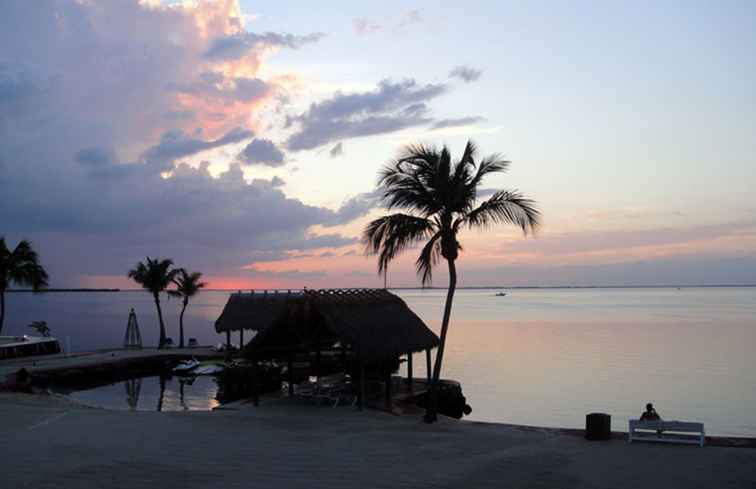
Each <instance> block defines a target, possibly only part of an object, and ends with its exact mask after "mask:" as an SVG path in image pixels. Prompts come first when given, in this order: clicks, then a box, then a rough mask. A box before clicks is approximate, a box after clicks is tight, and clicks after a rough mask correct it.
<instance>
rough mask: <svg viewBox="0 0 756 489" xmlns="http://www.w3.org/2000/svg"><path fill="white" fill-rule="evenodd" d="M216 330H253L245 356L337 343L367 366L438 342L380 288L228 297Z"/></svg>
mask: <svg viewBox="0 0 756 489" xmlns="http://www.w3.org/2000/svg"><path fill="white" fill-rule="evenodd" d="M215 329H216V331H217V332H219V333H221V332H229V331H239V330H242V329H249V330H254V331H256V332H257V334H256V335H255V337H254V338H253V339H252V341H250V342H249V344H248V345H247V347H246V348H247V351H248V352H254V353H258V354H264V353H273V352H284V351H292V350H307V349H310V350H311V349H314V348H320V347H321V346H326V345H329V344H334V343H336V342H338V343H340V344H342V345H348V346H349V348H350V350H351V351H352V352H354V353H355V354H356V355H357V356H359V358H360V359H361V360H362V361H364V362H366V363H379V362H383V361H386V360H389V359H392V358H398V357H399V356H401V355H404V354H407V353H411V352H420V351H423V350H429V349H431V348H434V347H436V346H438V343H439V339H438V336H436V334H435V333H433V332H432V331H431V330H430V329H429V328H428V327H427V326H426V324H425V323H424V322H423V320H422V319H420V318H419V317H418V316H417V314H415V313H414V312H413V311H412V310H411V309H410V308H409V307H408V306H407V304H406V303H405V302H404V301H403V300H402V299H401V298H400V297H398V296H396V295H394V294H392V293H391V292H388V291H387V290H384V289H324V290H305V291H302V292H294V293H278V294H272V293H237V294H232V295H231V297H230V298H229V300H228V303H227V304H226V307H225V308H224V309H223V313H222V314H221V316H220V317H219V318H218V320H217V321H216V323H215Z"/></svg>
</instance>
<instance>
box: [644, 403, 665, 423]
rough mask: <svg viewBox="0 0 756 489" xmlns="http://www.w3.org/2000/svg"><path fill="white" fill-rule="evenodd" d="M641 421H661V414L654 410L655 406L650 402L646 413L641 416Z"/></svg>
mask: <svg viewBox="0 0 756 489" xmlns="http://www.w3.org/2000/svg"><path fill="white" fill-rule="evenodd" d="M640 420H641V421H661V416H659V413H657V412H656V409H654V405H653V404H651V403H650V402H649V403H648V404H646V411H645V412H644V413H643V414H641V417H640Z"/></svg>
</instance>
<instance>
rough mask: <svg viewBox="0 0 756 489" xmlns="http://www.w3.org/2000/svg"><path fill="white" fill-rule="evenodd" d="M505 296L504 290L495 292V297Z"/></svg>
mask: <svg viewBox="0 0 756 489" xmlns="http://www.w3.org/2000/svg"><path fill="white" fill-rule="evenodd" d="M506 296H507V293H506V292H497V293H496V297H506Z"/></svg>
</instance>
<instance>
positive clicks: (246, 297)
mask: <svg viewBox="0 0 756 489" xmlns="http://www.w3.org/2000/svg"><path fill="white" fill-rule="evenodd" d="M303 297H304V294H303V293H302V292H280V293H279V292H278V291H275V292H270V293H269V292H268V291H264V292H254V291H253V292H250V293H243V292H238V293H236V294H231V297H229V298H228V302H227V303H226V306H225V307H224V308H223V312H222V313H221V315H220V317H218V319H217V320H216V321H215V331H216V332H218V333H223V332H226V331H239V330H240V329H251V330H254V331H262V330H264V329H266V328H268V327H269V326H270V325H271V324H273V322H274V321H276V320H278V319H279V318H281V317H282V316H283V314H284V312H285V311H286V310H287V309H288V308H289V307H291V301H296V300H302V298H303Z"/></svg>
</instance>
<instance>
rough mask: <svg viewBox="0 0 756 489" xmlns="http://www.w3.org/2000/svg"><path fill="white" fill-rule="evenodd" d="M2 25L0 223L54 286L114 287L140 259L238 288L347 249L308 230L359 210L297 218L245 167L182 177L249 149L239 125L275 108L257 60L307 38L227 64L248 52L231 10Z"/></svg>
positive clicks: (200, 6)
mask: <svg viewBox="0 0 756 489" xmlns="http://www.w3.org/2000/svg"><path fill="white" fill-rule="evenodd" d="M3 9H4V10H3V15H2V16H0V31H2V32H3V33H4V38H3V43H1V44H0V188H1V189H2V190H1V191H0V222H2V224H3V233H4V234H6V235H7V236H8V238H9V239H13V240H15V239H20V238H29V239H31V240H32V241H33V242H34V243H35V246H36V247H37V248H38V249H39V251H40V254H41V256H42V257H43V258H42V259H43V263H44V264H45V266H46V267H47V268H48V270H49V271H50V275H51V277H52V283H53V285H62V286H66V285H74V286H75V285H77V284H79V283H82V281H86V280H89V282H87V283H93V282H92V281H91V277H102V276H111V277H124V280H125V275H124V274H125V272H126V271H127V270H128V269H129V268H130V267H133V265H134V263H135V262H136V261H137V260H140V259H143V257H144V256H145V255H147V254H149V255H151V256H153V255H158V256H165V257H171V258H173V259H174V260H175V261H176V263H178V264H180V265H183V266H187V267H190V268H192V269H195V270H200V271H204V272H206V273H208V274H210V275H214V276H218V275H230V276H234V275H236V276H239V275H240V274H243V273H244V272H243V271H242V270H241V267H242V266H243V265H244V264H248V263H252V262H254V261H255V260H258V259H260V258H261V257H272V256H280V257H285V256H287V252H288V251H290V250H307V249H316V248H327V247H338V246H345V245H348V244H354V243H355V238H354V237H352V236H344V235H341V234H327V235H313V234H312V231H311V229H312V228H313V227H316V226H322V225H323V224H324V223H333V222H344V220H345V219H346V218H347V216H356V215H358V214H359V212H358V209H357V208H356V207H355V205H356V204H349V205H346V204H347V203H345V207H344V208H343V209H337V210H332V209H329V208H325V207H320V206H313V205H308V204H307V203H305V202H302V201H301V200H299V199H294V198H291V197H288V196H287V195H286V194H285V193H284V192H283V191H282V187H283V185H284V181H283V180H282V179H281V178H280V177H272V178H270V177H267V178H263V176H262V175H256V174H254V173H253V174H249V171H248V176H247V177H246V179H245V174H244V173H243V172H242V168H241V167H240V165H231V166H230V167H228V169H226V170H225V171H221V173H220V174H219V175H218V176H217V177H213V175H211V173H210V171H209V166H210V164H209V163H208V162H202V163H201V164H200V165H199V166H197V167H193V166H190V165H188V164H186V163H179V161H180V160H181V159H183V158H187V157H190V156H194V155H197V154H199V153H201V152H202V151H206V150H209V149H222V148H223V147H225V146H227V145H232V144H239V143H242V142H244V141H248V140H249V139H250V138H252V137H253V131H252V129H251V127H250V124H249V121H250V119H253V118H254V117H253V116H255V115H256V114H257V111H258V108H259V107H260V106H261V105H262V104H266V103H277V100H278V98H279V94H280V93H281V89H280V87H279V86H278V85H277V82H276V81H275V80H267V79H263V78H262V76H261V69H260V68H261V66H260V63H261V59H262V55H263V53H264V52H266V53H269V54H273V53H272V52H270V47H271V46H274V45H275V46H274V47H297V46H301V45H303V43H305V42H308V40H313V38H298V37H296V36H294V37H285V36H284V37H280V38H276V37H274V36H269V35H267V34H260V35H257V38H256V39H257V40H256V41H255V42H253V43H252V44H250V45H247V46H246V47H245V49H246V52H245V54H244V55H243V56H240V57H238V58H235V57H234V56H231V54H230V52H229V51H226V52H225V53H224V52H223V49H222V48H220V47H218V46H219V44H217V41H218V40H219V39H223V38H234V39H236V38H237V37H238V38H242V39H252V38H251V37H245V34H244V31H243V27H242V23H241V20H240V17H239V11H240V6H239V4H238V2H236V1H235V0H224V1H218V2H197V3H182V4H176V5H173V4H172V5H164V4H159V3H155V2H75V1H49V2H46V1H39V2H26V1H10V2H7V3H6V4H4V6H3ZM113 19H117V22H113ZM135 32H138V33H139V35H138V36H135V34H134V33H135ZM221 44H222V43H221ZM208 53H211V54H208ZM267 55H268V54H266V56H267ZM198 128H201V130H198ZM265 159H266V160H267V161H273V162H275V161H276V160H277V159H278V157H277V156H274V157H270V155H268V157H267V158H265ZM161 172H162V174H161ZM363 208H365V207H363Z"/></svg>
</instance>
